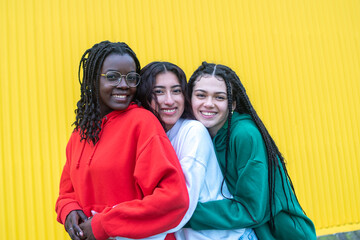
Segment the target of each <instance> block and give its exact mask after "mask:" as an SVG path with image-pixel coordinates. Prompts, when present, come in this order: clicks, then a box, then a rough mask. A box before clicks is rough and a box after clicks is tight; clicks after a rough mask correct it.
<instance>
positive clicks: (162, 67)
mask: <svg viewBox="0 0 360 240" xmlns="http://www.w3.org/2000/svg"><path fill="white" fill-rule="evenodd" d="M165 72H172V73H174V74H175V75H176V77H177V78H178V80H179V84H180V86H181V91H182V94H183V95H184V98H185V107H184V112H183V114H182V115H181V117H182V118H187V119H195V117H194V114H193V111H192V108H191V103H190V98H189V96H188V95H187V92H188V89H187V88H188V86H187V82H186V75H185V73H184V71H183V70H182V69H181V68H180V67H178V66H177V65H175V64H173V63H170V62H152V63H149V64H148V65H146V66H145V67H143V69H141V71H140V75H141V82H140V84H139V86H138V87H137V94H136V98H137V99H138V100H139V101H140V102H141V105H142V106H143V107H144V108H145V109H147V110H150V111H151V112H152V113H153V114H154V115H155V116H156V117H157V118H158V119H159V121H160V122H161V124H162V125H163V127H164V126H165V125H164V122H163V121H162V119H161V117H160V114H159V113H158V112H157V111H156V109H153V108H152V107H151V101H152V100H155V102H156V103H157V99H156V95H155V93H154V86H155V84H156V76H157V75H158V74H160V73H165ZM157 104H158V103H157Z"/></svg>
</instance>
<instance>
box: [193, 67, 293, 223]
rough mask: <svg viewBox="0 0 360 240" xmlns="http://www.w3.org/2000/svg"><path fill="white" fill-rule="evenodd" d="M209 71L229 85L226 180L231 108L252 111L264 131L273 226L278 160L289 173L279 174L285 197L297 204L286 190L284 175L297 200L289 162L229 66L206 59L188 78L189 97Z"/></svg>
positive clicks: (227, 86) (240, 111) (209, 74)
mask: <svg viewBox="0 0 360 240" xmlns="http://www.w3.org/2000/svg"><path fill="white" fill-rule="evenodd" d="M206 75H208V76H215V77H217V78H221V79H223V80H224V81H225V84H226V88H227V98H228V110H229V114H228V118H227V121H228V128H227V136H226V153H225V171H224V180H225V179H226V173H227V163H228V151H229V141H230V134H231V118H232V111H233V110H234V111H236V112H238V113H240V114H242V113H246V114H249V115H250V116H251V117H252V119H253V121H254V122H255V124H256V126H257V128H258V129H259V131H260V133H261V136H262V138H263V140H264V142H265V146H266V152H267V161H268V180H269V181H268V183H269V207H270V225H271V226H272V227H274V215H273V211H272V208H273V204H274V194H275V171H276V170H279V172H280V173H281V168H280V165H279V162H280V164H281V166H282V168H283V169H284V172H285V175H286V176H283V175H282V174H280V176H281V178H282V187H283V191H284V194H285V197H286V199H287V203H288V204H289V198H290V201H291V202H292V204H294V202H293V199H292V197H291V195H290V196H288V195H289V194H287V191H286V190H285V187H284V180H285V179H284V177H286V178H288V180H289V182H290V186H291V188H292V190H293V192H294V195H295V198H296V201H297V197H296V194H295V190H294V186H293V184H292V181H291V178H290V176H289V174H288V171H287V169H286V166H285V160H284V158H283V156H282V154H281V152H280V151H279V149H278V147H277V146H276V144H275V141H274V140H273V138H272V137H271V136H270V134H269V132H268V131H267V129H266V127H265V125H264V124H263V122H262V121H261V119H260V117H259V116H258V114H257V113H256V111H255V109H254V107H253V106H252V104H251V102H250V99H249V97H248V95H247V93H246V90H245V88H244V86H243V85H242V83H241V81H240V79H239V77H238V76H237V74H236V73H235V72H234V71H233V70H232V69H230V68H229V67H227V66H224V65H220V64H213V63H207V62H203V63H202V65H201V66H200V67H199V68H198V69H197V70H196V71H195V72H194V73H193V75H192V76H191V77H190V79H189V83H188V85H189V88H188V95H189V96H190V98H191V96H192V91H193V88H194V85H195V83H196V81H197V80H198V79H200V78H201V77H202V76H206ZM233 101H235V102H236V107H235V109H232V103H233ZM278 159H279V160H280V161H279V160H278ZM223 183H224V181H223ZM232 200H234V201H236V200H235V199H232ZM288 207H289V205H288ZM245 209H246V207H245ZM248 213H249V211H248ZM249 214H250V213H249ZM250 216H251V215H250ZM251 218H252V216H251ZM252 219H253V218H252ZM253 220H254V219H253Z"/></svg>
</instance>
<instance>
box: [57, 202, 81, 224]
mask: <svg viewBox="0 0 360 240" xmlns="http://www.w3.org/2000/svg"><path fill="white" fill-rule="evenodd" d="M74 210H82V209H81V207H80V206H79V204H77V203H74V202H73V203H69V204H67V205H66V206H64V207H63V209H62V210H61V215H60V220H61V223H62V224H65V220H66V217H67V215H69V213H70V212H71V211H74Z"/></svg>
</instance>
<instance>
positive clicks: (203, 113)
mask: <svg viewBox="0 0 360 240" xmlns="http://www.w3.org/2000/svg"><path fill="white" fill-rule="evenodd" d="M200 114H201V116H203V117H204V118H212V117H214V116H215V115H216V114H217V112H210V111H200Z"/></svg>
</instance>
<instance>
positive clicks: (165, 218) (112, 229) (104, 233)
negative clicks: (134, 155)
mask: <svg viewBox="0 0 360 240" xmlns="http://www.w3.org/2000/svg"><path fill="white" fill-rule="evenodd" d="M134 175H135V178H136V181H137V185H138V186H139V188H140V189H141V191H142V193H143V195H144V196H145V197H144V198H143V199H141V200H132V201H127V202H123V203H120V204H118V205H116V206H115V207H113V208H106V209H105V210H104V211H103V212H101V213H100V214H97V215H95V216H94V217H93V219H92V229H93V233H94V235H95V237H96V239H98V240H102V239H107V238H109V237H110V236H121V237H127V238H134V239H138V238H145V237H149V236H152V235H156V234H159V233H162V232H165V231H167V230H169V229H171V228H174V227H176V226H177V225H178V224H179V223H180V221H181V219H182V218H183V216H184V215H185V213H186V211H187V209H188V204H189V199H188V194H187V189H186V185H185V180H184V176H183V173H182V170H181V166H180V163H179V160H178V159H177V156H176V153H175V151H174V149H173V148H172V145H171V143H170V141H169V140H168V138H167V137H166V135H164V136H162V135H156V136H154V137H152V138H151V140H150V141H148V143H147V144H146V146H145V147H144V148H143V149H142V150H141V151H140V153H139V155H138V159H137V161H136V167H135V172H134Z"/></svg>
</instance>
